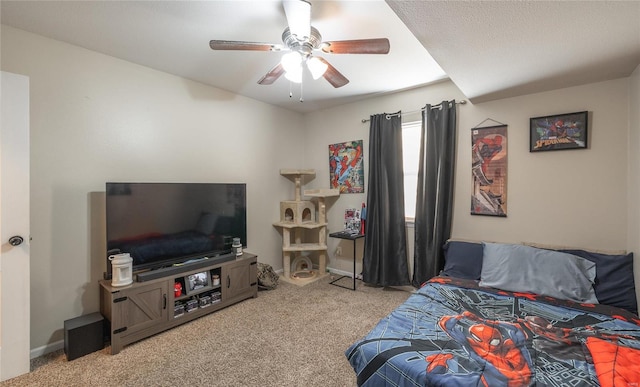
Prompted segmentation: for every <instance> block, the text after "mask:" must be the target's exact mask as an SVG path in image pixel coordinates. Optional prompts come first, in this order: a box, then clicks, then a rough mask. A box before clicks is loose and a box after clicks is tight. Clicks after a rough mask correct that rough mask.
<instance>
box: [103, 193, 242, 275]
mask: <svg viewBox="0 0 640 387" xmlns="http://www.w3.org/2000/svg"><path fill="white" fill-rule="evenodd" d="M246 212H247V211H246V184H223V183H112V182H109V183H107V184H106V222H107V250H108V253H107V255H111V254H117V253H129V254H131V258H133V271H134V272H140V271H142V270H150V269H157V268H161V267H167V266H170V265H173V264H176V263H183V262H186V261H189V260H193V259H199V258H204V257H209V258H211V257H215V256H219V255H225V254H231V253H232V248H231V244H232V243H233V238H240V240H241V242H242V245H243V247H246V246H247V219H246ZM110 271H111V267H110V265H109V264H107V272H108V274H110Z"/></svg>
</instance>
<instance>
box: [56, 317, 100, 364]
mask: <svg viewBox="0 0 640 387" xmlns="http://www.w3.org/2000/svg"><path fill="white" fill-rule="evenodd" d="M103 348H104V317H102V315H101V314H100V313H97V312H96V313H91V314H87V315H85V316H80V317H76V318H72V319H70V320H65V322H64V353H65V355H67V360H73V359H77V358H79V357H81V356H84V355H87V354H90V353H91V352H95V351H99V350H101V349H103Z"/></svg>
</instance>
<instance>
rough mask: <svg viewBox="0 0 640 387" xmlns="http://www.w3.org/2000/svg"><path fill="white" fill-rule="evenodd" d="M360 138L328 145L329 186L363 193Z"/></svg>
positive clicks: (343, 190) (362, 164) (345, 191)
mask: <svg viewBox="0 0 640 387" xmlns="http://www.w3.org/2000/svg"><path fill="white" fill-rule="evenodd" d="M362 150H363V144H362V140H354V141H347V142H343V143H338V144H331V145H329V179H330V188H332V189H339V190H340V193H341V194H344V193H364V159H363V152H362Z"/></svg>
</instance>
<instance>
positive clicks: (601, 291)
mask: <svg viewBox="0 0 640 387" xmlns="http://www.w3.org/2000/svg"><path fill="white" fill-rule="evenodd" d="M558 251H561V252H563V253H569V254H572V255H576V256H578V257H582V258H585V259H588V260H589V261H591V262H593V263H595V264H596V281H595V285H594V286H593V287H594V290H595V291H596V297H598V301H599V302H600V303H601V304H607V305H613V306H617V307H618V308H623V309H626V310H628V311H630V312H632V313H635V314H637V308H638V304H637V300H636V285H635V282H634V280H633V253H629V254H627V255H609V254H602V253H593V252H590V251H585V250H569V249H567V250H558Z"/></svg>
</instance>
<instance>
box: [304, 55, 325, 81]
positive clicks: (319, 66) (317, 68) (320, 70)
mask: <svg viewBox="0 0 640 387" xmlns="http://www.w3.org/2000/svg"><path fill="white" fill-rule="evenodd" d="M307 68H308V69H309V72H310V73H311V76H312V77H313V79H318V78H320V77H321V76H323V75H324V73H325V72H326V71H327V69H328V68H329V66H328V65H327V64H326V63H324V62H322V61H321V60H320V59H318V58H316V57H315V56H314V57H311V58H309V59H308V60H307Z"/></svg>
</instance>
